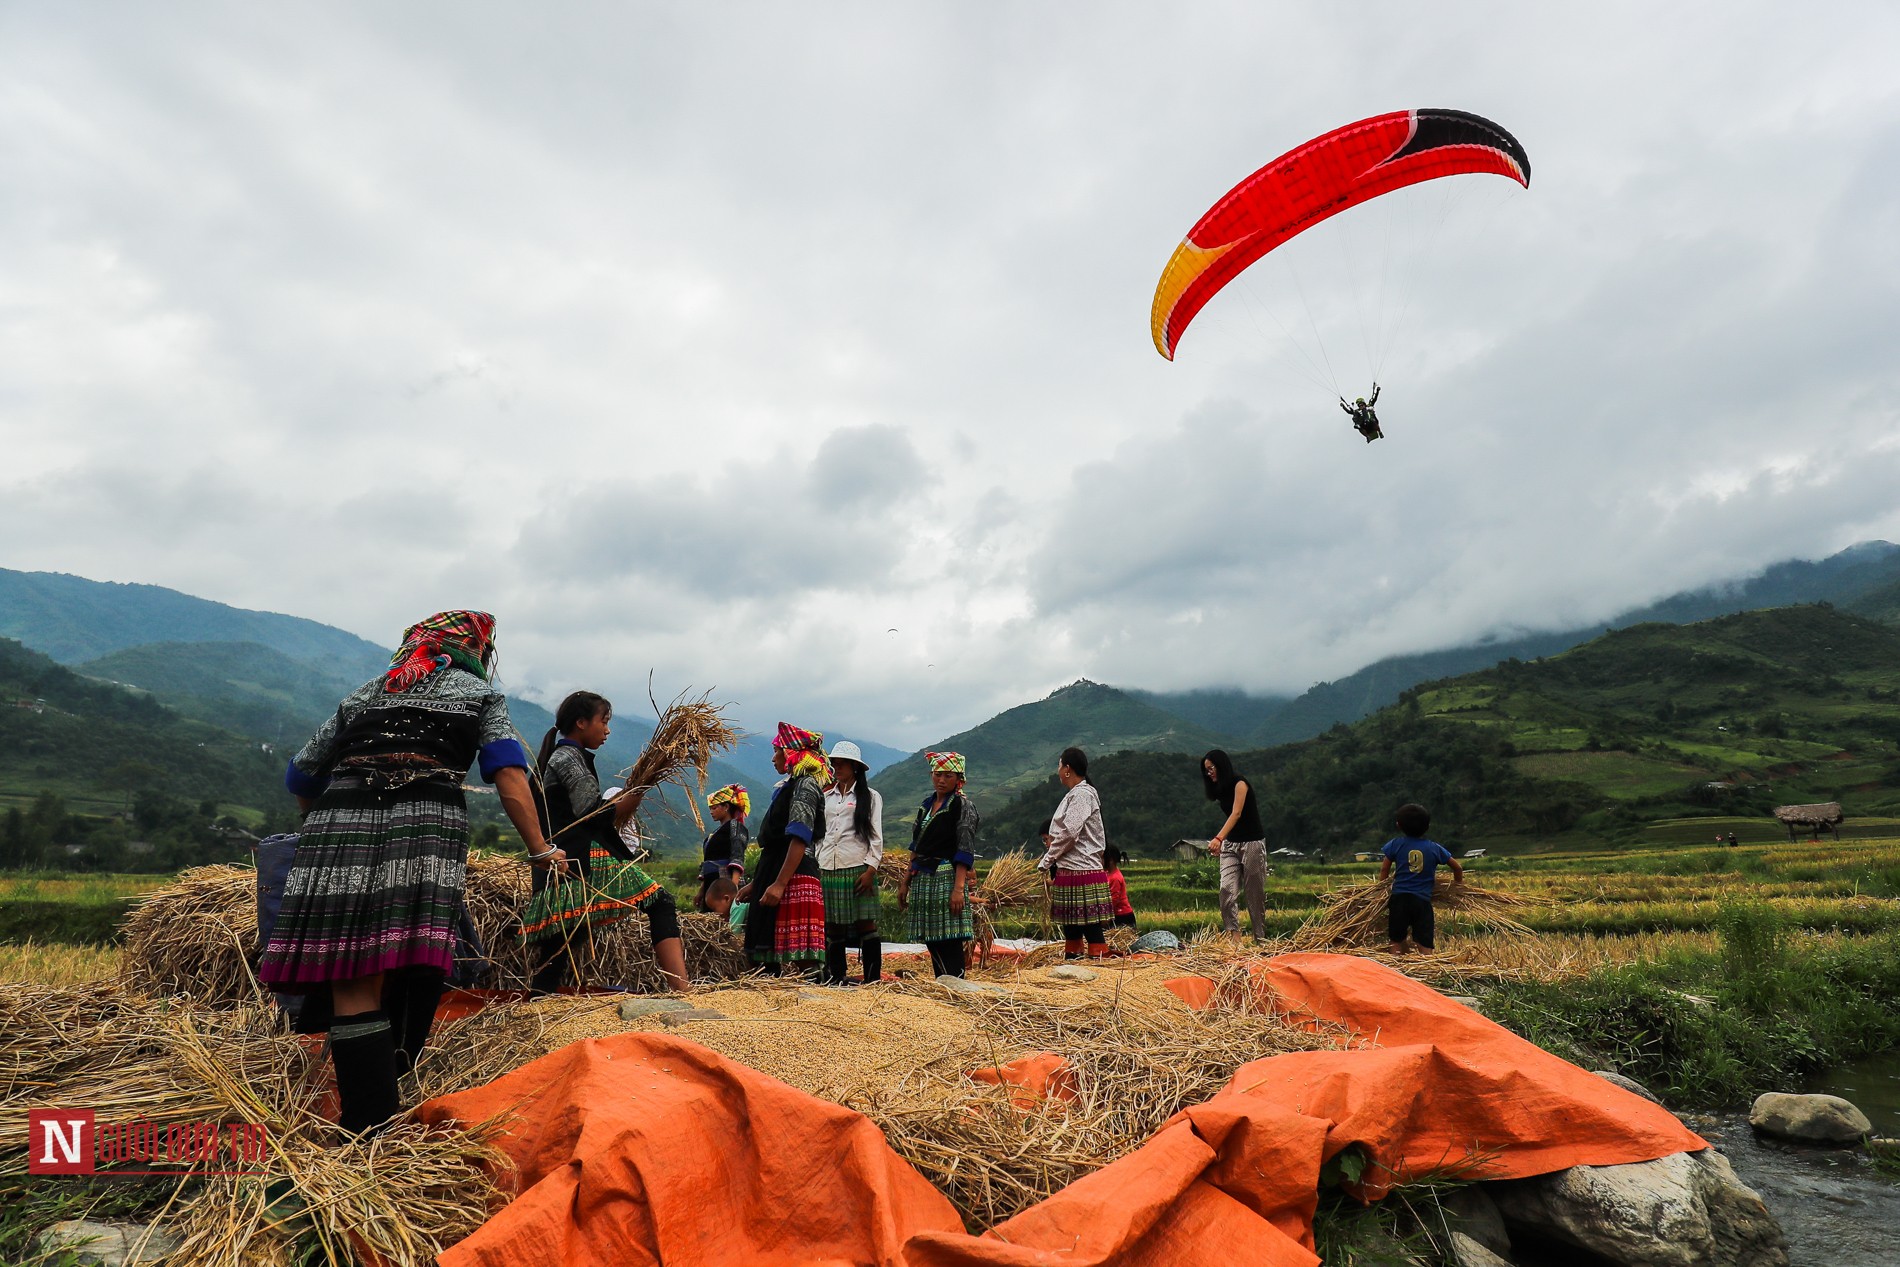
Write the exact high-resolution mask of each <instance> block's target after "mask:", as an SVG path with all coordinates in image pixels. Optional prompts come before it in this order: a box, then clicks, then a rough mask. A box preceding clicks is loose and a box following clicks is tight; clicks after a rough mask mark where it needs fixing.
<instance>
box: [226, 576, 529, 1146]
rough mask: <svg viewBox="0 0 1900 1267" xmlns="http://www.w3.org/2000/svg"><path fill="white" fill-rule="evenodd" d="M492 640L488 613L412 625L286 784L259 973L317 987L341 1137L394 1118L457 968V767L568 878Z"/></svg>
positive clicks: (461, 808)
mask: <svg viewBox="0 0 1900 1267" xmlns="http://www.w3.org/2000/svg"><path fill="white" fill-rule="evenodd" d="M494 635H495V618H494V617H493V616H491V615H489V614H488V613H487V612H478V611H446V612H439V613H437V614H436V615H434V616H431V617H429V618H428V619H427V620H424V621H421V622H419V623H417V624H414V625H411V626H410V627H409V628H408V629H407V630H405V631H404V632H403V637H402V646H401V648H400V649H399V650H397V652H396V654H395V656H394V657H393V658H392V659H391V660H390V662H389V669H388V670H387V672H385V673H384V674H383V675H382V676H380V677H377V678H374V679H372V680H371V681H369V682H367V683H365V684H364V685H362V686H360V687H358V688H357V689H356V690H355V691H352V692H351V693H350V694H349V696H348V697H347V698H345V699H344V700H343V702H342V703H341V704H340V705H339V706H338V707H337V710H336V713H335V715H334V716H332V717H331V718H330V719H329V720H328V721H326V722H324V723H323V725H322V726H321V727H320V728H318V730H317V733H316V734H315V735H313V736H312V737H311V739H310V742H308V743H306V744H305V745H304V746H303V748H302V749H300V750H299V751H298V753H297V755H296V756H295V757H293V758H292V759H291V762H290V767H289V769H287V770H286V771H285V773H284V782H285V784H286V786H287V787H288V788H289V789H290V791H291V792H292V793H293V794H294V795H295V796H296V797H297V803H298V806H299V807H300V808H301V809H302V810H303V812H304V821H303V830H302V834H301V839H300V840H299V841H298V847H297V859H296V862H295V863H294V864H293V865H292V867H291V871H290V875H289V877H288V879H287V880H286V881H285V885H284V899H283V907H282V909H281V911H280V912H279V914H278V917H277V922H276V924H275V925H274V926H273V927H272V929H271V937H270V941H269V943H268V944H267V945H266V946H265V948H264V953H263V955H262V957H261V958H260V959H259V961H258V966H257V975H258V979H259V980H260V981H261V982H263V983H264V984H265V985H266V986H268V987H270V988H271V989H273V990H277V991H279V992H282V993H287V994H296V993H308V992H310V991H311V990H313V989H320V988H325V987H327V988H328V990H329V992H330V997H331V1003H332V1007H333V1010H334V1019H333V1020H332V1022H331V1025H330V1056H331V1059H332V1061H333V1062H334V1063H335V1066H336V1085H337V1097H338V1100H339V1102H340V1106H341V1110H342V1114H341V1123H340V1124H341V1125H342V1127H343V1129H344V1130H345V1131H348V1132H351V1133H353V1134H362V1133H365V1132H368V1131H370V1130H372V1129H374V1128H375V1127H377V1126H379V1125H380V1124H382V1123H383V1122H385V1121H387V1120H388V1119H389V1118H390V1117H392V1116H394V1114H395V1113H396V1111H397V1109H398V1108H399V1107H400V1103H399V1099H398V1092H397V1079H398V1077H399V1075H400V1074H401V1073H402V1072H405V1071H406V1070H407V1069H408V1068H410V1067H412V1066H413V1065H414V1062H415V1059H416V1057H417V1056H418V1055H419V1054H420V1053H421V1051H422V1048H423V1045H424V1043H426V1042H427V1040H428V1036H429V1028H430V1025H431V1024H432V1023H433V1021H434V1018H435V1006H436V1003H437V1001H438V1000H439V999H440V998H441V994H442V987H443V981H444V978H445V977H446V975H447V973H448V971H449V969H450V967H451V966H452V964H453V962H454V956H455V928H456V915H457V912H458V910H459V909H460V906H461V902H462V891H463V883H464V873H465V867H466V864H467V860H468V810H467V806H466V804H465V802H464V800H463V795H462V780H463V779H464V778H466V777H467V775H468V769H469V766H470V765H472V764H475V763H476V762H478V761H479V763H480V766H481V774H482V778H483V779H485V780H486V781H488V782H490V783H492V784H494V785H495V790H496V792H498V793H499V794H500V797H501V804H502V808H503V809H504V810H505V811H506V812H507V815H508V819H509V821H510V822H512V823H513V824H514V827H515V830H516V831H517V832H519V833H520V835H521V839H522V840H523V841H525V842H526V843H527V846H528V860H529V862H530V863H531V864H532V865H533V866H534V867H535V869H536V870H537V872H541V873H545V874H554V875H558V874H561V873H563V872H564V870H565V866H566V861H565V854H564V853H563V851H562V850H560V849H558V848H555V847H554V846H552V845H549V844H548V843H546V839H545V837H544V835H543V833H542V830H541V823H540V820H539V817H538V816H537V815H536V813H535V808H534V796H533V793H532V791H531V790H530V787H529V783H528V773H527V771H528V754H527V751H526V749H525V748H523V747H522V744H521V741H520V740H519V739H517V738H516V737H515V732H514V726H513V724H512V723H511V722H510V721H509V719H508V704H507V701H506V699H504V698H503V696H502V694H501V692H500V691H498V690H497V689H495V687H494V686H493V685H491V684H490V680H489V679H490V678H491V677H492V676H493V672H494V664H495V637H494Z"/></svg>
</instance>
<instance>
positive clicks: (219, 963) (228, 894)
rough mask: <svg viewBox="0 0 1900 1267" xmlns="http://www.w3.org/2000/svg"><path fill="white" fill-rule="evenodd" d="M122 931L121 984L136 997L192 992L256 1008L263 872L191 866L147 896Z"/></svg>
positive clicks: (201, 997) (259, 996)
mask: <svg viewBox="0 0 1900 1267" xmlns="http://www.w3.org/2000/svg"><path fill="white" fill-rule="evenodd" d="M121 931H122V933H123V935H124V938H125V954H124V956H123V957H122V958H121V959H120V961H119V980H120V983H121V984H122V985H123V986H124V987H125V989H126V990H127V991H128V992H130V993H132V994H144V995H151V996H154V997H157V996H162V995H168V994H189V995H191V996H193V997H195V998H197V999H200V1000H203V1001H205V1002H213V1001H215V1002H220V1003H242V1002H258V1001H260V1000H261V998H262V997H263V996H262V995H261V993H260V992H259V990H258V988H257V986H256V984H255V983H254V981H253V978H252V976H251V964H252V963H253V962H255V961H256V958H257V950H258V946H257V872H256V871H254V870H252V869H251V868H249V867H233V866H212V867H193V868H191V869H190V870H188V871H182V872H180V873H179V875H178V878H177V879H176V880H174V881H172V883H171V884H169V885H167V886H166V887H164V888H162V889H159V890H158V891H156V892H154V893H148V894H146V895H145V896H144V897H141V898H140V899H139V900H138V901H137V902H135V903H134V904H133V906H132V911H131V913H130V914H129V915H127V916H126V918H125V922H124V924H123V925H122V926H121Z"/></svg>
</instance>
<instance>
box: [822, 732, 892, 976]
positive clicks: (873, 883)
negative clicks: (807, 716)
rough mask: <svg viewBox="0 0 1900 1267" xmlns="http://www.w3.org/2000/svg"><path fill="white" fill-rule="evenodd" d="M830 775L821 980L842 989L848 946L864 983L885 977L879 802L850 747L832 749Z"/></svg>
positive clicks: (881, 810) (860, 759) (860, 757)
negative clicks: (879, 890)
mask: <svg viewBox="0 0 1900 1267" xmlns="http://www.w3.org/2000/svg"><path fill="white" fill-rule="evenodd" d="M831 770H832V774H833V776H834V778H833V780H832V784H831V786H830V787H828V788H826V789H825V834H824V836H823V837H822V838H821V839H820V840H819V841H818V881H819V883H820V884H821V885H823V886H824V891H825V975H824V980H825V981H827V982H828V983H830V984H832V985H844V984H846V979H845V971H846V967H847V965H848V963H849V960H848V958H847V956H846V952H847V951H849V949H850V948H851V947H852V946H856V947H857V948H858V954H859V956H860V958H861V959H862V960H863V964H864V982H865V984H866V985H869V984H870V983H871V982H873V981H876V980H878V979H880V978H881V977H882V976H883V975H884V942H883V939H882V938H881V937H879V935H878V929H877V916H878V897H877V868H878V864H879V863H880V862H882V861H884V798H883V797H882V796H881V795H879V794H878V792H877V790H876V789H875V788H873V787H872V786H871V785H870V783H868V782H867V781H866V780H865V777H864V776H865V775H866V774H867V773H868V772H869V770H870V767H869V766H867V765H865V763H864V754H863V753H861V752H860V751H858V746H857V745H856V744H854V743H850V742H844V743H839V744H837V745H835V746H834V747H833V748H832V750H831Z"/></svg>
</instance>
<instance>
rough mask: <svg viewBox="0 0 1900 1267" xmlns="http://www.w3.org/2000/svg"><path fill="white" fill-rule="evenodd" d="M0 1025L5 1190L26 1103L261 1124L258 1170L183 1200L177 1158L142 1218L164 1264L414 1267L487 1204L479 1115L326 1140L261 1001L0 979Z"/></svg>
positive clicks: (122, 1117) (490, 1185) (313, 1099)
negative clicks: (173, 1174) (175, 1173)
mask: <svg viewBox="0 0 1900 1267" xmlns="http://www.w3.org/2000/svg"><path fill="white" fill-rule="evenodd" d="M0 1031H3V1032H5V1033H6V1034H7V1036H8V1042H7V1043H6V1045H5V1046H4V1048H0V1136H3V1137H4V1138H5V1139H6V1140H7V1141H8V1142H9V1146H8V1147H7V1148H5V1149H4V1150H3V1151H0V1176H3V1177H4V1178H5V1179H6V1180H7V1181H8V1182H7V1184H6V1185H5V1186H8V1187H11V1186H13V1184H14V1183H16V1182H17V1181H18V1177H19V1176H20V1175H21V1174H22V1173H23V1172H24V1170H25V1166H26V1149H25V1148H24V1147H23V1146H21V1147H13V1146H11V1145H12V1142H13V1141H15V1140H18V1141H21V1142H22V1144H23V1143H24V1141H25V1140H26V1134H27V1132H26V1122H25V1117H26V1113H27V1111H28V1110H29V1109H33V1108H41V1107H72V1106H74V1105H79V1106H83V1107H85V1108H88V1109H92V1110H93V1111H95V1112H96V1113H97V1114H98V1115H99V1119H100V1121H101V1122H102V1123H114V1124H118V1123H131V1122H135V1121H140V1120H143V1121H145V1122H150V1123H152V1124H153V1125H154V1126H155V1127H157V1128H160V1129H161V1131H162V1128H164V1127H166V1126H168V1125H170V1124H172V1123H186V1122H189V1123H218V1124H226V1123H251V1124H257V1125H261V1126H263V1127H264V1129H265V1133H266V1142H265V1147H264V1150H263V1155H262V1156H261V1157H259V1158H257V1159H254V1160H250V1161H247V1162H246V1163H245V1164H244V1168H245V1169H248V1170H256V1171H261V1172H262V1173H261V1174H257V1175H249V1176H244V1177H237V1176H226V1175H217V1174H208V1175H199V1176H196V1177H195V1179H196V1181H197V1182H199V1183H201V1184H202V1185H203V1186H202V1187H200V1188H197V1189H195V1190H193V1191H192V1193H191V1197H190V1201H189V1202H188V1203H184V1202H181V1200H180V1198H181V1197H182V1195H183V1193H184V1191H185V1190H184V1187H183V1185H184V1183H185V1182H186V1181H187V1180H188V1179H192V1178H193V1176H190V1175H189V1174H188V1171H187V1168H186V1167H185V1166H182V1165H181V1166H179V1167H178V1170H179V1175H180V1187H179V1189H178V1190H177V1191H175V1192H174V1193H173V1195H172V1198H171V1200H170V1201H168V1202H167V1203H166V1205H165V1208H164V1209H163V1210H157V1211H152V1212H149V1213H148V1214H146V1215H145V1216H144V1217H147V1218H156V1220H157V1221H158V1222H159V1223H160V1225H161V1226H163V1227H164V1229H165V1230H167V1231H171V1232H175V1233H177V1234H178V1235H180V1236H181V1237H182V1238H183V1243H182V1245H181V1247H180V1248H179V1249H178V1250H176V1251H174V1252H173V1253H171V1254H169V1255H168V1256H167V1257H166V1259H165V1261H166V1262H167V1263H171V1264H179V1265H180V1267H185V1265H190V1267H199V1265H203V1264H218V1265H219V1267H223V1265H226V1264H229V1265H230V1267H237V1265H238V1264H245V1265H248V1264H253V1263H284V1264H290V1263H293V1262H301V1263H305V1264H308V1263H312V1262H330V1263H355V1262H361V1261H365V1260H368V1259H369V1258H370V1255H380V1257H381V1259H382V1261H384V1262H387V1263H391V1264H398V1265H401V1267H421V1265H422V1264H425V1263H433V1262H434V1261H435V1257H436V1255H437V1254H438V1253H439V1252H441V1250H443V1249H445V1248H446V1247H447V1246H449V1245H450V1244H453V1243H454V1242H455V1241H458V1240H460V1239H462V1237H464V1236H466V1235H467V1234H468V1233H470V1232H472V1231H473V1230H474V1229H475V1228H476V1227H478V1226H480V1224H481V1223H482V1221H483V1220H484V1219H486V1218H487V1216H488V1214H489V1213H490V1212H491V1210H492V1209H493V1208H494V1207H495V1205H496V1204H498V1202H499V1198H500V1195H501V1194H500V1193H499V1191H498V1190H497V1188H496V1186H495V1181H494V1178H493V1176H495V1175H500V1174H505V1173H506V1171H507V1165H508V1163H507V1158H506V1157H505V1155H503V1154H502V1153H500V1152H499V1151H498V1150H496V1149H495V1148H493V1147H492V1146H491V1145H490V1144H489V1143H488V1142H487V1141H488V1139H489V1138H490V1137H491V1136H492V1134H493V1132H494V1129H495V1128H494V1126H493V1125H492V1124H485V1125H483V1126H480V1127H477V1128H475V1129H474V1130H473V1131H468V1132H463V1131H444V1130H439V1129H425V1128H422V1127H418V1126H414V1125H410V1124H406V1123H400V1122H399V1123H397V1124H396V1125H393V1126H391V1127H390V1128H389V1129H388V1130H387V1131H385V1132H384V1133H383V1134H381V1135H379V1136H377V1137H375V1138H373V1139H369V1140H362V1141H344V1142H343V1143H342V1144H341V1146H338V1145H337V1142H336V1139H335V1136H336V1131H335V1128H334V1127H333V1126H332V1125H331V1124H330V1123H329V1122H327V1121H325V1120H324V1119H323V1118H321V1117H319V1116H318V1115H317V1114H316V1112H315V1111H314V1109H315V1106H316V1104H317V1102H318V1099H319V1097H320V1096H321V1094H322V1093H323V1090H324V1083H323V1080H322V1075H323V1074H324V1073H325V1072H326V1070H325V1069H324V1067H323V1066H322V1065H321V1064H319V1063H318V1062H317V1061H316V1060H315V1059H314V1058H313V1057H312V1056H311V1054H310V1052H309V1049H308V1048H306V1047H305V1045H304V1044H303V1043H302V1042H300V1041H299V1040H298V1039H297V1038H296V1037H295V1036H293V1035H291V1034H289V1033H286V1032H284V1030H283V1026H282V1022H281V1020H280V1018H278V1017H277V1016H276V1015H275V1013H274V1011H273V1010H271V1009H268V1008H264V1007H256V1006H243V1007H236V1008H211V1007H206V1006H203V1005H202V1004H200V1003H198V1002H196V1001H194V1000H192V999H190V998H171V999H145V998H139V997H136V996H133V995H129V994H126V993H125V992H123V991H121V990H119V989H118V988H116V987H114V986H109V985H103V984H102V985H97V986H93V987H90V988H88V989H84V990H55V989H51V988H48V987H42V986H32V985H4V986H0ZM488 1076H492V1072H491V1073H490V1074H489V1075H488ZM230 1160H231V1159H230V1158H229V1156H228V1155H225V1156H223V1157H221V1158H220V1159H219V1160H217V1161H212V1162H207V1163H203V1165H202V1166H201V1169H202V1168H207V1167H218V1168H224V1167H228V1166H229V1164H230ZM133 1164H134V1165H135V1166H141V1167H142V1166H145V1165H148V1164H149V1163H146V1162H134V1163H133ZM108 1173H109V1172H108ZM287 1189H288V1190H291V1195H289V1196H285V1195H284V1194H285V1192H286V1190H287ZM311 1250H315V1251H316V1252H315V1254H314V1256H312V1255H311V1254H310V1251H311Z"/></svg>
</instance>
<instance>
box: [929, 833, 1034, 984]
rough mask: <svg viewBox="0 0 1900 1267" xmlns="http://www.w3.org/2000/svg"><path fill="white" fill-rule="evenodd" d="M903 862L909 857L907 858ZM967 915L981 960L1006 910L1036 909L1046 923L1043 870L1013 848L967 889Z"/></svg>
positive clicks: (985, 954) (986, 956) (983, 959)
mask: <svg viewBox="0 0 1900 1267" xmlns="http://www.w3.org/2000/svg"><path fill="white" fill-rule="evenodd" d="M906 865H909V860H908V859H906ZM969 900H970V918H971V922H972V923H973V924H974V925H975V929H976V944H977V948H978V951H979V952H980V954H981V957H982V962H984V963H988V962H989V960H990V946H991V944H992V943H994V942H995V941H996V921H997V919H998V918H999V917H1000V916H1002V915H1003V914H1004V913H1006V912H1009V911H1036V912H1039V913H1040V914H1041V916H1042V921H1041V922H1042V925H1043V926H1044V928H1045V929H1046V928H1047V927H1048V925H1049V901H1048V896H1047V889H1046V884H1045V882H1044V879H1043V873H1042V872H1041V871H1040V870H1038V869H1037V867H1036V864H1035V863H1034V862H1032V861H1030V860H1029V858H1028V857H1027V856H1026V855H1025V854H1024V853H1023V851H1022V850H1020V849H1013V850H1011V851H1010V852H1009V853H1006V854H1004V855H1003V856H1002V857H1000V858H998V859H997V860H996V861H995V862H992V863H991V864H990V867H989V870H988V871H986V872H984V873H983V878H982V879H980V880H978V881H977V882H976V883H975V885H974V886H972V887H971V889H970V891H969Z"/></svg>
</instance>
